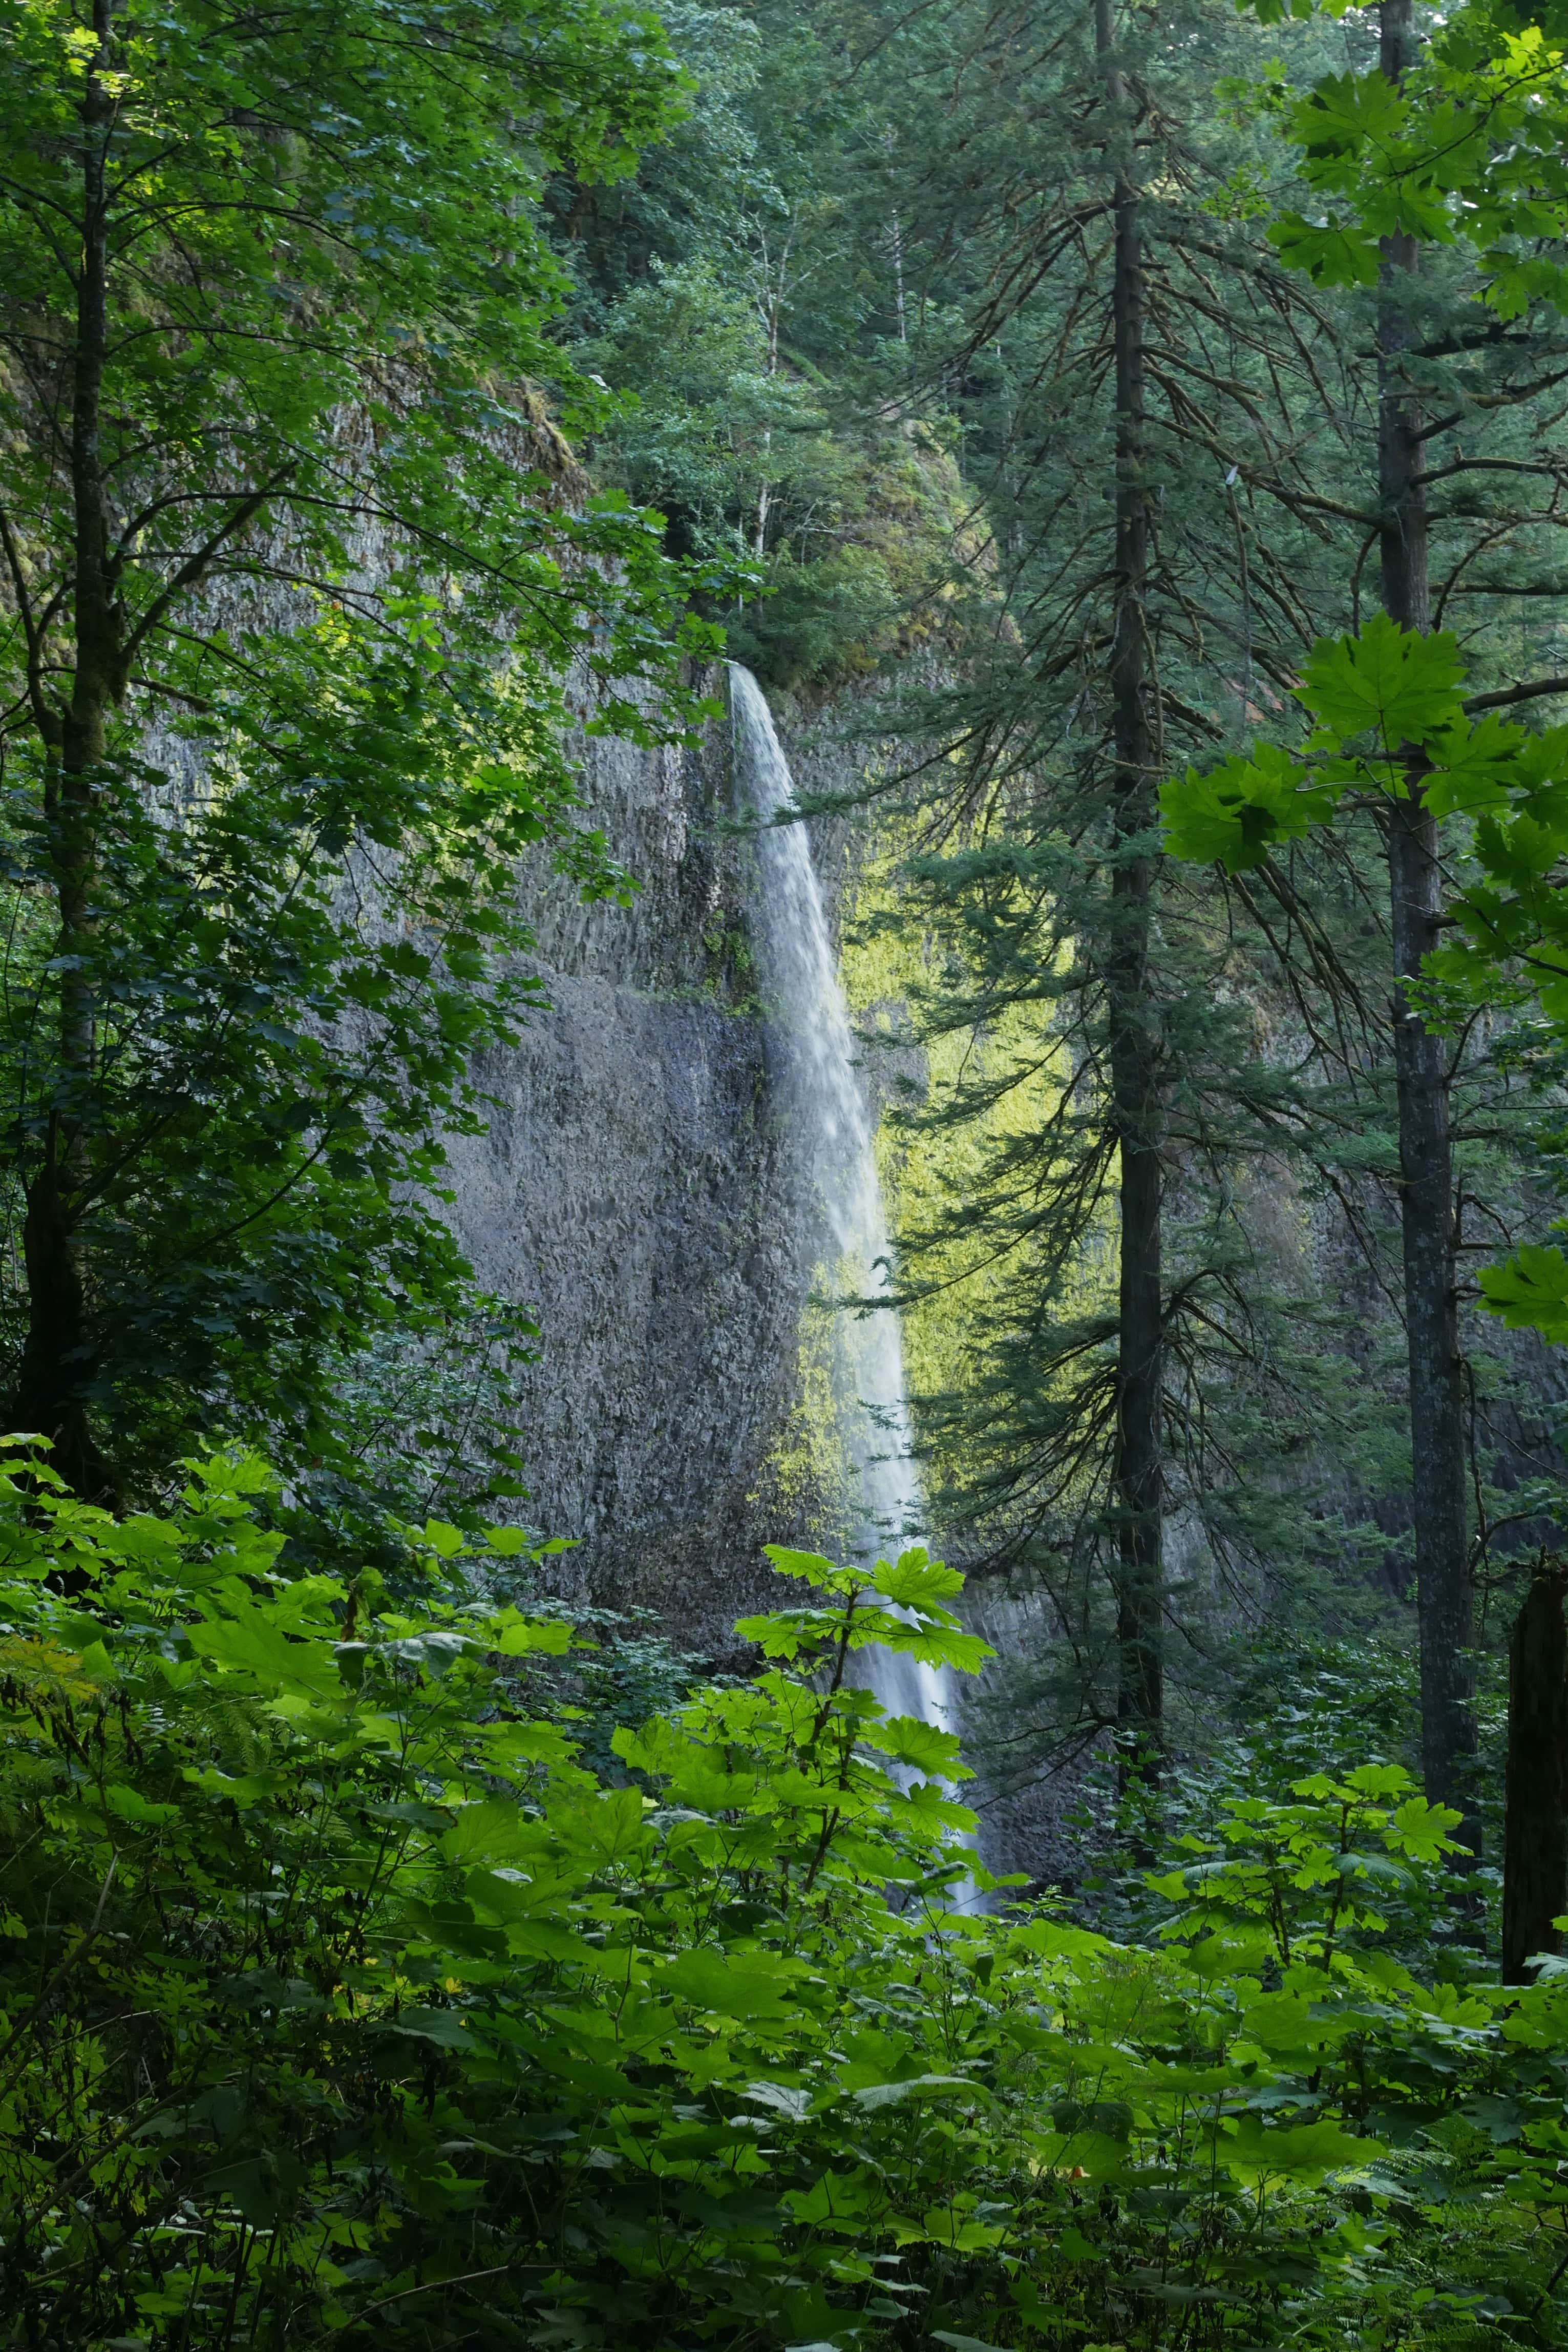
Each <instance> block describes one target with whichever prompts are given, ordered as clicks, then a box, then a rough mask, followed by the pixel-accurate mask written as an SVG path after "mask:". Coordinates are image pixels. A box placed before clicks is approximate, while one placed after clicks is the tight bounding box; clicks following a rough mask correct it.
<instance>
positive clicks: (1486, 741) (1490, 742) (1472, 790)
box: [1425, 710, 1529, 816]
mask: <svg viewBox="0 0 1568 2352" xmlns="http://www.w3.org/2000/svg"><path fill="white" fill-rule="evenodd" d="M1527 740H1529V739H1528V738H1527V737H1526V735H1525V731H1524V730H1523V728H1522V727H1511V726H1510V725H1509V724H1508V723H1507V721H1506V720H1504V719H1500V718H1499V717H1498V715H1497V713H1496V711H1495V710H1489V711H1488V712H1487V714H1486V716H1485V718H1484V719H1480V720H1479V722H1478V723H1477V724H1476V725H1474V726H1467V725H1466V723H1465V722H1464V720H1463V719H1461V720H1459V721H1458V724H1456V725H1455V726H1453V727H1450V728H1449V729H1448V731H1447V733H1446V734H1444V735H1443V736H1441V737H1440V738H1439V739H1438V740H1437V741H1436V742H1435V743H1434V744H1433V746H1432V771H1431V773H1430V774H1429V775H1428V776H1427V780H1426V787H1425V789H1426V797H1427V806H1428V808H1430V809H1431V811H1432V813H1433V814H1434V815H1435V816H1454V815H1457V814H1464V815H1467V816H1477V815H1479V814H1481V813H1482V812H1483V811H1490V810H1493V809H1500V808H1506V807H1507V806H1508V804H1509V795H1510V790H1511V786H1513V785H1514V784H1515V783H1516V782H1518V781H1519V774H1518V771H1519V759H1518V754H1519V751H1520V748H1521V745H1522V744H1524V743H1525V742H1526V741H1527Z"/></svg>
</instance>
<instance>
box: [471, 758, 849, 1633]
mask: <svg viewBox="0 0 1568 2352" xmlns="http://www.w3.org/2000/svg"><path fill="white" fill-rule="evenodd" d="M582 756H583V780H582V792H583V799H584V802H585V804H586V810H587V814H588V815H589V816H590V818H591V821H592V822H593V823H594V824H598V825H600V826H601V827H602V828H603V830H604V832H605V833H606V835H608V837H609V840H610V842H611V845H612V848H613V849H614V851H615V852H616V854H617V855H618V856H620V857H621V858H622V860H623V861H624V862H625V864H626V865H627V866H629V867H630V868H631V870H632V872H633V873H634V874H635V875H636V876H637V877H638V878H639V880H640V883H641V886H642V887H641V888H640V890H639V892H638V894H637V897H636V898H635V900H634V902H633V903H632V906H631V907H629V908H618V907H614V906H595V907H589V908H584V907H582V906H581V905H580V904H578V903H576V902H575V900H574V899H573V898H572V896H571V894H570V891H568V890H567V889H565V888H564V887H562V886H561V885H560V884H559V882H557V881H555V880H553V879H551V878H549V877H542V876H536V877H530V879H529V881H528V885H527V887H528V892H529V898H530V901H531V903H530V914H531V917H532V920H533V923H534V927H535V931H536V936H537V939H538V957H537V966H538V971H539V973H540V975H541V977H542V978H543V980H544V982H545V984H546V987H547V990H548V992H549V999H550V1010H549V1012H544V1013H538V1015H536V1016H534V1017H533V1018H532V1019H531V1020H530V1022H529V1024H528V1029H527V1031H526V1033H525V1034H524V1035H523V1037H522V1038H521V1041H520V1042H519V1043H518V1044H517V1045H516V1046H513V1047H510V1048H507V1049H505V1050H501V1051H497V1052H495V1053H493V1054H492V1055H489V1056H488V1058H487V1059H486V1061H485V1063H484V1064H483V1065H482V1066H480V1068H479V1069H478V1071H477V1073H476V1076H478V1078H479V1080H480V1082H481V1083H482V1085H483V1086H484V1087H485V1088H486V1091H487V1092H488V1093H489V1094H490V1096H491V1097H493V1098H494V1103H495V1108H494V1109H493V1110H492V1112H491V1114H490V1123H489V1130H488V1133H487V1134H486V1135H485V1136H482V1137H475V1138H469V1139H460V1140H458V1141H455V1142H454V1143H453V1144H452V1146H451V1147H450V1150H451V1157H452V1162H453V1168H452V1189H453V1192H454V1194H455V1202H454V1206H453V1208H452V1210H451V1212H450V1213H451V1216H452V1219H453V1222H454V1223H455V1228H456V1231H457V1233H458V1235H459V1237H460V1239H461V1241H462V1243H463V1244H464V1246H465V1249H466V1250H467V1252H468V1254H469V1255H470V1257H471V1258H472V1260H473V1263H474V1265H475V1268H476V1272H477V1274H478V1276H479V1277H480V1279H481V1281H482V1282H483V1283H484V1284H485V1286H486V1288H488V1289H490V1290H492V1291H495V1292H498V1293H500V1294H502V1295H504V1296H506V1297H509V1298H512V1299H515V1300H518V1301H521V1302H522V1303H524V1304H525V1305H526V1306H528V1307H529V1308H530V1309H531V1311H532V1312H533V1314H534V1316H535V1318H536V1319H537V1320H538V1325H539V1330H540V1339H539V1355H538V1362H537V1363H536V1364H535V1365H534V1366H533V1368H532V1369H531V1370H530V1372H529V1373H528V1375H527V1376H526V1381H525V1386H524V1391H523V1394H522V1395H521V1397H520V1399H519V1406H520V1422H521V1428H522V1433H523V1444H524V1449H525V1456H526V1464H527V1467H526V1470H525V1474H524V1475H525V1476H526V1478H527V1480H528V1486H529V1489H530V1492H529V1498H528V1503H527V1505H526V1506H525V1507H524V1508H525V1511H526V1516H527V1517H528V1522H529V1524H530V1525H532V1526H534V1527H536V1528H539V1529H540V1530H542V1531H543V1532H545V1533H547V1534H549V1535H552V1536H566V1537H570V1538H574V1539H575V1549H572V1550H571V1551H570V1552H569V1553H567V1554H566V1555H565V1556H564V1558H563V1559H562V1560H561V1561H560V1563H559V1569H560V1579H559V1580H560V1582H561V1584H562V1586H563V1589H565V1590H567V1591H572V1592H574V1593H576V1594H578V1595H580V1596H582V1597H585V1598H589V1599H591V1600H594V1601H600V1602H606V1603H609V1604H611V1605H612V1606H615V1607H627V1606H630V1605H633V1604H636V1603H644V1604H651V1605H653V1606H654V1607H656V1608H657V1609H658V1610H659V1611H660V1612H661V1613H662V1614H663V1615H664V1618H665V1620H666V1622H667V1623H668V1625H669V1627H670V1630H671V1633H673V1635H674V1637H675V1638H676V1639H677V1640H678V1641H680V1642H682V1643H685V1644H687V1645H689V1646H691V1647H693V1648H695V1649H700V1650H703V1651H704V1652H706V1653H707V1654H710V1655H713V1656H716V1657H723V1656H725V1655H726V1654H727V1653H728V1652H729V1651H730V1650H731V1649H732V1648H733V1637H732V1635H731V1633H730V1627H731V1624H732V1622H733V1620H734V1618H735V1617H736V1616H737V1615H738V1614H740V1613H742V1612H744V1611H746V1610H747V1609H749V1608H754V1607H756V1606H758V1605H759V1604H760V1603H761V1601H763V1598H764V1595H765V1593H766V1591H767V1587H768V1581H769V1578H768V1569H767V1563H766V1561H765V1560H764V1559H763V1558H762V1555H761V1546H762V1544H763V1543H764V1542H766V1541H771V1540H780V1539H781V1540H786V1541H788V1540H789V1539H791V1538H793V1537H798V1536H800V1535H801V1534H804V1533H808V1532H810V1528H811V1526H812V1524H813V1520H814V1515H815V1514H816V1512H817V1510H818V1508H819V1505H820V1500H821V1498H820V1497H819V1496H817V1495H816V1494H815V1492H814V1490H813V1487H812V1483H811V1478H810V1472H809V1470H808V1469H806V1468H804V1467H803V1463H804V1460H805V1457H806V1455H807V1454H809V1452H810V1449H809V1447H806V1448H804V1449H803V1448H802V1444H801V1443H800V1422H801V1411H802V1408H801V1400H800V1344H799V1335H800V1323H801V1316H802V1311H803V1309H804V1307H805V1303H806V1299H807V1295H808V1291H809V1288H810V1257H811V1249H810V1213H809V1208H808V1205H807V1202H806V1197H805V1190H804V1186H805V1177H804V1161H803V1155H802V1153H801V1151H800V1145H799V1139H797V1138H795V1137H793V1136H791V1134H790V1133H789V1130H788V1129H787V1127H786V1126H785V1125H784V1124H783V1123H782V1121H781V1120H780V1118H779V1117H778V1116H776V1113H775V1099H776V1095H777V1092H778V1090H777V1089H776V1087H774V1085H773V1084H772V1081H771V1076H770V1072H771V1071H774V1070H776V1068H777V1060H778V1052H779V1041H778V1040H777V1038H776V1037H774V1036H772V1035H770V1033H769V1029H768V1024H767V1023H766V1022H765V1021H764V1020H763V1019H762V1018H761V1017H760V1014H759V1012H758V1008H757V1005H756V1001H755V996H754V992H753V980H752V974H751V968H750V958H749V950H748V942H747V897H748V890H749V888H750V887H751V885H750V881H749V872H750V866H751V857H750V851H749V847H748V845H747V842H746V841H745V839H744V838H743V837H741V836H739V835H737V834H736V833H735V832H733V831H730V830H727V823H726V821H727V818H728V817H729V815H730V812H731V792H732V786H731V762H730V756H729V742H728V730H727V727H725V726H724V725H723V724H722V723H720V724H718V725H716V726H715V727H714V728H713V729H712V730H710V732H709V734H708V736H707V737H706V740H704V742H703V743H702V744H701V745H700V746H699V747H697V748H695V749H685V750H682V749H679V748H673V747H668V746H666V747H663V748H658V749H653V750H644V749H641V748H639V747H637V746H635V745H632V744H631V743H627V742H624V741H620V740H604V739H597V738H588V739H585V740H584V743H583V747H582Z"/></svg>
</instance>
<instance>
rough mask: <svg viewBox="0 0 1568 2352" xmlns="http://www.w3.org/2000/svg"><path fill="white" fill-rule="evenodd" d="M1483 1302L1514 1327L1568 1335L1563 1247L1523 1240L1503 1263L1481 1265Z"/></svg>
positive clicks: (1567, 1278)
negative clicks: (1557, 1247)
mask: <svg viewBox="0 0 1568 2352" xmlns="http://www.w3.org/2000/svg"><path fill="white" fill-rule="evenodd" d="M1480 1282H1481V1305H1482V1306H1483V1307H1485V1309H1486V1311H1487V1313H1488V1314H1489V1315H1495V1316H1497V1317H1498V1318H1500V1321H1501V1322H1502V1323H1503V1324H1504V1325H1505V1326H1506V1328H1508V1329H1509V1330H1510V1331H1539V1332H1540V1333H1541V1335H1542V1339H1568V1258H1565V1257H1564V1256H1563V1253H1562V1251H1561V1250H1560V1249H1549V1248H1546V1247H1543V1246H1542V1244H1540V1243H1536V1242H1521V1244H1520V1245H1519V1247H1518V1248H1517V1249H1516V1250H1515V1251H1514V1253H1513V1255H1512V1256H1511V1257H1510V1258H1505V1259H1504V1261H1503V1263H1502V1264H1501V1265H1488V1266H1483V1267H1482V1269H1481V1277H1480Z"/></svg>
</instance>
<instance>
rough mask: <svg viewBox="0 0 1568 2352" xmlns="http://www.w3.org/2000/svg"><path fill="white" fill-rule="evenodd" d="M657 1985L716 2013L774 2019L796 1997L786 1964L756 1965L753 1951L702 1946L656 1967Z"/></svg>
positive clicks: (677, 1996)
mask: <svg viewBox="0 0 1568 2352" xmlns="http://www.w3.org/2000/svg"><path fill="white" fill-rule="evenodd" d="M658 1984H659V1988H660V1990H661V1991H664V1992H670V1993H674V1996H675V1998H676V2000H685V2001H689V2002H690V2003H691V2005H692V2007H693V2008H694V2009H700V2010H706V2011H708V2012H710V2014H712V2015H714V2016H716V2017H734V2018H739V2019H751V2018H767V2019H769V2020H771V2019H775V2018H780V2017H784V2016H786V2015H788V2013H789V2009H790V2007H791V2005H792V2002H793V2001H794V2000H795V1999H796V1997H797V1991H796V1986H795V1983H794V1981H793V1979H792V1976H791V1973H790V1971H789V1970H788V1969H784V1968H778V1967H765V1966H762V1965H760V1964H759V1961H758V1955H756V1954H754V1953H746V1954H732V1953H728V1952H718V1951H714V1950H711V1949H709V1948H706V1947H702V1948H696V1949H695V1950H692V1951H689V1952H681V1953H679V1954H678V1955H677V1956H676V1958H674V1959H673V1960H671V1961H670V1962H669V1963H668V1965H667V1966H665V1967H664V1968H662V1969H660V1970H659V1972H658Z"/></svg>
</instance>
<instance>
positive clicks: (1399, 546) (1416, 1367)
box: [1377, 0, 1479, 1853]
mask: <svg viewBox="0 0 1568 2352" xmlns="http://www.w3.org/2000/svg"><path fill="white" fill-rule="evenodd" d="M1381 22H1382V41H1381V64H1382V68H1383V72H1384V74H1385V76H1386V78H1387V79H1389V80H1390V81H1393V82H1398V81H1400V80H1402V79H1403V78H1404V76H1405V74H1406V72H1407V71H1408V70H1409V68H1410V67H1411V66H1412V65H1413V64H1414V62H1415V58H1416V46H1417V37H1416V27H1415V12H1414V5H1413V0H1383V5H1382V9H1381ZM1382 251H1383V264H1382V276H1381V284H1380V295H1379V303H1378V332H1377V347H1378V490H1379V511H1380V514H1381V517H1382V526H1381V533H1380V538H1381V548H1380V552H1381V558H1382V593H1383V604H1384V609H1385V612H1386V613H1387V614H1389V616H1390V618H1391V619H1393V620H1396V621H1397V622H1399V623H1400V624H1401V625H1402V626H1403V627H1405V628H1407V629H1420V630H1426V629H1427V628H1429V627H1430V626H1431V602H1430V595H1429V589H1428V580H1427V501H1426V490H1425V487H1424V483H1423V478H1422V475H1423V461H1422V442H1421V438H1420V435H1421V425H1422V417H1421V407H1420V403H1419V401H1418V399H1417V398H1416V396H1415V394H1413V392H1412V390H1411V388H1410V379H1409V372H1408V367H1407V363H1406V350H1407V348H1408V344H1409V341H1410V323H1409V304H1408V290H1409V287H1410V282H1411V279H1412V278H1413V276H1414V273H1415V271H1416V268H1417V267H1418V265H1419V258H1420V257H1419V253H1418V250H1417V247H1416V240H1415V239H1414V237H1412V236H1391V237H1385V239H1384V242H1383V248H1382ZM1405 764H1406V784H1407V787H1408V790H1407V794H1406V797H1404V798H1401V799H1400V800H1398V801H1396V802H1395V803H1393V804H1392V807H1391V809H1390V811H1389V816H1388V877H1389V888H1390V897H1391V903H1392V913H1393V939H1394V974H1395V989H1394V1004H1393V1020H1394V1039H1395V1071H1396V1080H1397V1086H1398V1097H1399V1174H1400V1217H1401V1224H1402V1229H1403V1238H1404V1253H1405V1318H1406V1340H1407V1346H1408V1351H1409V1365H1410V1448H1411V1467H1412V1473H1413V1490H1414V1493H1413V1499H1414V1509H1415V1525H1416V1605H1417V1610H1418V1614H1419V1620H1420V1654H1421V1762H1422V1773H1423V1779H1424V1780H1425V1784H1426V1790H1427V1798H1428V1799H1429V1800H1430V1801H1432V1802H1433V1803H1435V1804H1436V1803H1442V1804H1448V1805H1453V1806H1456V1807H1457V1808H1458V1811H1459V1812H1460V1814H1461V1816H1462V1817H1463V1819H1462V1826H1461V1828H1460V1830H1459V1832H1458V1835H1459V1837H1460V1838H1461V1839H1462V1840H1463V1842H1464V1843H1465V1844H1467V1845H1468V1846H1469V1847H1470V1848H1471V1850H1472V1852H1475V1853H1479V1822H1477V1820H1476V1818H1475V1811H1474V1798H1473V1792H1472V1787H1471V1778H1472V1776H1471V1769H1470V1768H1471V1765H1472V1762H1473V1759H1474V1757H1475V1752H1476V1727H1475V1715H1474V1707H1473V1698H1474V1687H1475V1685H1474V1670H1473V1666H1472V1664H1471V1654H1472V1651H1473V1647H1474V1641H1475V1630H1474V1618H1473V1606H1472V1599H1471V1590H1470V1574H1469V1545H1468V1540H1467V1533H1466V1514H1465V1450H1464V1389H1463V1369H1462V1365H1461V1361H1460V1356H1459V1335H1458V1297H1457V1281H1456V1259H1455V1244H1456V1233H1455V1220H1454V1181H1453V1155H1452V1148H1451V1144H1450V1141H1449V1132H1448V1049H1447V1046H1446V1044H1445V1041H1444V1040H1443V1039H1442V1038H1440V1037H1434V1036H1432V1035H1430V1034H1428V1031H1427V1025H1426V1024H1425V1022H1424V1021H1423V1020H1422V1018H1421V1015H1420V1013H1419V1012H1418V1011H1417V1010H1416V1007H1415V1005H1414V1003H1413V1002H1412V1001H1411V998H1410V996H1409V993H1408V991H1407V988H1406V982H1410V981H1413V980H1416V979H1418V977H1419V975H1420V971H1421V965H1422V961H1423V959H1424V957H1425V956H1426V955H1427V953H1428V952H1429V951H1430V950H1432V949H1433V948H1435V947H1436V946H1437V942H1438V924H1439V919H1440V918H1441V915H1442V910H1443V884H1442V874H1441V869H1440V866H1439V864H1438V855H1437V820H1436V819H1435V817H1434V816H1433V814H1432V812H1431V810H1430V808H1429V807H1428V806H1427V800H1426V794H1425V790H1424V785H1423V774H1424V769H1425V761H1424V760H1423V758H1422V756H1421V754H1420V753H1419V752H1418V751H1416V750H1415V749H1414V748H1411V749H1410V750H1409V751H1407V753H1406V763H1405Z"/></svg>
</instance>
